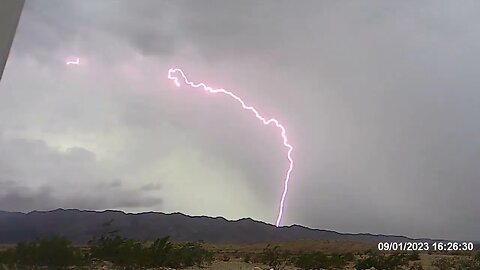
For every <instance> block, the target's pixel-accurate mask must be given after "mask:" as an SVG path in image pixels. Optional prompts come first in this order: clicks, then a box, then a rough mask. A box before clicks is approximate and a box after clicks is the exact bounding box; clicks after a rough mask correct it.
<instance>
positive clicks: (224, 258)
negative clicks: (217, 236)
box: [222, 254, 230, 262]
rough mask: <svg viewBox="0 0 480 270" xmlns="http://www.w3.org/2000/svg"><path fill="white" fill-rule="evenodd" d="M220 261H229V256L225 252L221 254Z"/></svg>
mask: <svg viewBox="0 0 480 270" xmlns="http://www.w3.org/2000/svg"><path fill="white" fill-rule="evenodd" d="M222 261H224V262H228V261H230V257H228V255H227V254H223V256H222Z"/></svg>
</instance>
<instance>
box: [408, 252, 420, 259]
mask: <svg viewBox="0 0 480 270" xmlns="http://www.w3.org/2000/svg"><path fill="white" fill-rule="evenodd" d="M408 260H410V261H419V260H420V253H419V252H418V251H413V252H412V253H410V254H409V256H408Z"/></svg>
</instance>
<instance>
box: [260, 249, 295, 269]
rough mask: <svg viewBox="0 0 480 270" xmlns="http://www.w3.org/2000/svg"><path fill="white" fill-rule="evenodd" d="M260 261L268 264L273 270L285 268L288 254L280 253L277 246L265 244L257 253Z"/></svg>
mask: <svg viewBox="0 0 480 270" xmlns="http://www.w3.org/2000/svg"><path fill="white" fill-rule="evenodd" d="M258 261H259V262H260V263H263V264H266V265H268V266H269V267H270V268H272V269H274V270H282V269H285V267H286V265H287V262H288V254H285V253H282V252H281V251H280V247H279V246H274V247H271V246H270V245H267V246H266V247H265V248H264V249H263V252H262V253H261V254H260V255H259V260H258Z"/></svg>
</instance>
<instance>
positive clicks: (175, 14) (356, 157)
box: [0, 0, 480, 240]
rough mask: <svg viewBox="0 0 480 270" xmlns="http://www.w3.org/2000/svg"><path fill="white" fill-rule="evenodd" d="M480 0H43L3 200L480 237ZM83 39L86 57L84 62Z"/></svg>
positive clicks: (5, 134)
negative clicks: (287, 180) (261, 118)
mask: <svg viewBox="0 0 480 270" xmlns="http://www.w3.org/2000/svg"><path fill="white" fill-rule="evenodd" d="M479 10H480V4H479V3H478V2H475V1H463V2H462V3H456V2H455V3H454V2H438V1H421V2H418V1H402V2H385V1H362V2H347V1H343V2H338V1H313V0H312V1H307V0H303V1H296V2H293V1H220V0H217V1H213V0H211V1H175V2H172V1H107V0H105V1H93V0H71V1H61V0H50V1H27V3H26V5H25V9H24V11H23V14H22V17H21V19H20V23H19V27H18V30H17V35H16V37H15V40H14V44H13V47H12V51H11V55H10V58H9V61H8V63H7V66H6V69H5V71H4V75H3V79H2V82H1V83H0V135H1V137H0V138H1V141H0V183H1V192H0V205H1V207H2V208H6V210H18V211H28V210H34V209H37V208H41V209H51V208H57V207H78V208H88V209H106V208H118V209H123V210H126V211H145V210H157V211H165V212H176V211H181V212H184V213H186V214H196V215H213V216H217V215H220V216H225V217H227V218H231V219H237V218H242V217H246V216H249V217H253V218H256V219H260V220H264V221H267V222H273V221H274V218H275V217H276V210H277V207H278V205H277V204H278V199H279V196H280V194H281V190H282V177H283V174H284V172H285V169H286V167H287V165H288V164H287V161H286V159H285V151H284V148H282V147H281V138H280V137H279V134H278V131H277V130H275V129H274V128H273V127H264V126H262V125H261V124H259V123H258V122H257V121H256V120H255V119H253V118H252V116H251V115H248V114H245V113H244V112H243V111H242V110H241V109H240V108H239V107H238V106H236V104H234V103H233V102H232V101H231V100H229V99H228V98H227V97H224V96H212V95H207V94H205V93H202V92H199V91H195V90H192V89H189V88H185V87H182V88H180V89H177V88H175V87H174V85H172V83H171V81H168V80H167V79H166V74H167V71H168V69H169V68H170V67H174V66H175V67H180V68H183V69H184V70H185V71H186V72H187V75H190V76H191V79H192V80H193V81H205V82H207V83H208V84H210V85H211V86H213V87H223V88H226V89H230V90H233V91H234V92H235V93H237V94H238V95H240V96H242V97H243V98H245V99H246V100H248V101H249V103H251V104H253V105H255V106H257V107H258V108H260V110H261V111H262V113H263V114H264V115H267V116H272V117H276V118H278V119H280V120H281V122H282V123H283V124H284V125H285V126H286V127H287V132H288V135H289V138H290V140H291V143H292V144H293V146H294V147H295V150H294V153H293V155H294V158H295V161H296V167H295V170H294V172H293V175H292V180H291V186H290V193H289V196H288V198H287V206H286V212H285V219H284V224H292V223H297V224H303V225H307V226H310V227H315V228H324V229H333V230H338V231H344V232H372V233H388V234H403V235H408V236H414V237H438V238H451V239H464V240H480V228H479V227H478V222H479V221H480V213H479V212H478V209H480V200H479V199H478V196H477V194H478V193H479V191H480V181H479V180H480V167H479V166H478V165H477V164H478V161H479V160H480V126H479V125H478V116H479V115H480V106H479V105H480V94H479V92H478V91H477V88H478V85H479V83H480V76H478V68H477V59H479V56H480V55H479V52H480V50H478V49H479V48H480V33H479V32H480V30H479V29H478V27H475V25H477V24H478V16H477V14H478V11H479ZM72 55H75V56H77V55H78V56H79V57H81V59H82V65H79V66H66V65H65V64H64V60H65V58H67V57H69V56H72Z"/></svg>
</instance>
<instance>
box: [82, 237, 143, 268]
mask: <svg viewBox="0 0 480 270" xmlns="http://www.w3.org/2000/svg"><path fill="white" fill-rule="evenodd" d="M90 245H91V248H90V255H91V257H92V258H95V259H99V260H103V261H109V262H112V263H114V264H116V265H121V266H145V265H147V264H148V262H149V260H148V259H149V256H148V255H149V254H148V251H147V249H146V248H145V247H144V246H143V245H142V243H140V242H138V241H135V240H133V239H128V238H125V237H122V236H120V235H118V234H111V235H108V236H102V237H100V238H99V239H98V240H95V241H91V242H90Z"/></svg>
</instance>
